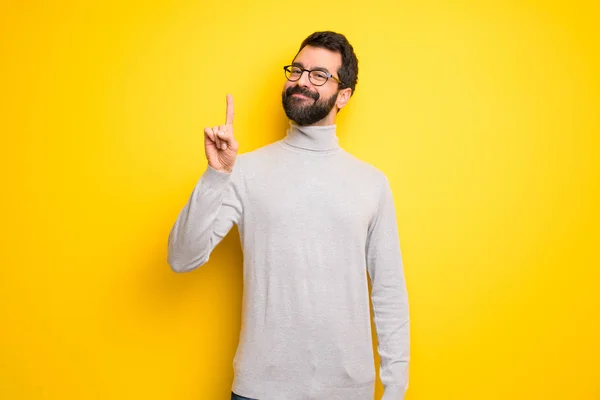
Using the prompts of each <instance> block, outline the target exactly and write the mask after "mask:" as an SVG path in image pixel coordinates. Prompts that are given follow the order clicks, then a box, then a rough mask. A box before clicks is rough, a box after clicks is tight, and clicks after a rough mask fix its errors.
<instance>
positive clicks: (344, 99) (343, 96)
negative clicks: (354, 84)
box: [335, 88, 352, 109]
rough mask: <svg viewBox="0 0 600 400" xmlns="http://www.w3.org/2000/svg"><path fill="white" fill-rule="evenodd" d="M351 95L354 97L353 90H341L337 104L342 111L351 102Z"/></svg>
mask: <svg viewBox="0 0 600 400" xmlns="http://www.w3.org/2000/svg"><path fill="white" fill-rule="evenodd" d="M350 95H352V89H350V88H345V89H342V90H340V92H339V93H338V96H337V101H336V102H335V104H336V106H337V108H338V109H341V108H342V107H344V106H345V105H346V104H347V103H348V101H349V100H350Z"/></svg>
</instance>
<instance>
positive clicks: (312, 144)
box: [283, 122, 340, 151]
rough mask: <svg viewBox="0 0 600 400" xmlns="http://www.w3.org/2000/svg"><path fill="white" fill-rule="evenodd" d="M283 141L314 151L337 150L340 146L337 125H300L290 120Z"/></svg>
mask: <svg viewBox="0 0 600 400" xmlns="http://www.w3.org/2000/svg"><path fill="white" fill-rule="evenodd" d="M283 141H284V142H285V143H286V144H289V145H290V146H293V147H298V148H301V149H305V150H313V151H327V150H335V149H338V148H339V147H340V145H339V143H338V137H337V135H336V125H326V126H321V125H310V126H300V125H297V124H296V123H294V122H290V127H289V128H288V130H287V134H286V137H285V138H284V139H283Z"/></svg>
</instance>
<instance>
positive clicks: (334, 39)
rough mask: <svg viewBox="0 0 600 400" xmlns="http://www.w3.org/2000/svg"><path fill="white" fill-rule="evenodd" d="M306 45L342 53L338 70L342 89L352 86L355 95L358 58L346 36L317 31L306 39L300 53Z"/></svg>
mask: <svg viewBox="0 0 600 400" xmlns="http://www.w3.org/2000/svg"><path fill="white" fill-rule="evenodd" d="M305 46H313V47H320V48H323V49H327V50H330V51H333V52H336V53H340V54H341V55H342V66H341V67H340V69H339V70H338V71H337V73H338V76H339V78H340V81H342V83H341V84H340V89H345V88H350V89H352V93H351V94H350V95H353V94H354V91H355V90H356V89H355V88H356V83H357V82H358V58H356V54H354V48H353V47H352V45H351V44H350V43H349V42H348V39H346V36H344V35H342V34H341V33H336V32H332V31H323V32H315V33H313V34H312V35H310V36H309V37H307V38H306V39H304V41H303V42H302V44H301V45H300V49H299V50H298V53H300V51H301V50H302V49H303V48H304V47H305ZM298 53H297V54H296V56H298ZM294 58H295V57H294Z"/></svg>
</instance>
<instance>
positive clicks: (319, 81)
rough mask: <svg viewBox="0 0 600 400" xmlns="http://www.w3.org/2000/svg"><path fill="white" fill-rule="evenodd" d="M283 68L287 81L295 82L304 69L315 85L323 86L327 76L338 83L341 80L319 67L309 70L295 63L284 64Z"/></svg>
mask: <svg viewBox="0 0 600 400" xmlns="http://www.w3.org/2000/svg"><path fill="white" fill-rule="evenodd" d="M283 70H284V71H285V77H286V78H287V80H288V81H291V82H296V81H297V80H300V78H301V77H302V74H303V73H304V71H306V72H308V80H309V81H310V83H312V84H313V85H315V86H323V85H324V84H325V83H326V82H327V80H328V79H329V78H331V79H333V80H334V81H336V82H337V83H339V84H341V83H342V81H340V80H339V79H338V78H336V77H335V76H333V75H331V73H329V72H326V71H323V70H319V69H313V70H310V69H304V68H301V67H298V66H295V65H286V66H285V67H283Z"/></svg>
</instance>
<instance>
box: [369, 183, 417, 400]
mask: <svg viewBox="0 0 600 400" xmlns="http://www.w3.org/2000/svg"><path fill="white" fill-rule="evenodd" d="M366 254H367V270H368V273H369V276H370V278H371V284H372V288H371V299H372V302H373V314H374V319H375V329H376V331H377V341H378V346H377V350H378V352H379V356H380V358H381V367H380V377H381V382H382V383H383V386H384V394H383V398H382V400H402V399H404V394H405V392H406V390H407V389H408V361H409V355H410V340H409V339H410V338H409V334H410V324H409V308H408V294H407V291H406V282H405V279H404V270H403V265H402V256H401V251H400V241H399V238H398V227H397V225H396V211H395V209H394V199H393V197H392V191H391V188H390V184H389V181H388V179H387V178H385V179H384V182H383V187H382V191H381V195H380V200H379V209H378V211H377V214H376V216H375V218H374V219H373V221H371V224H370V226H369V233H368V237H367V253H366Z"/></svg>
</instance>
